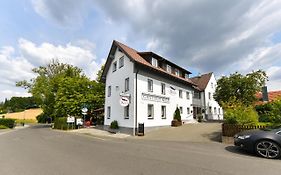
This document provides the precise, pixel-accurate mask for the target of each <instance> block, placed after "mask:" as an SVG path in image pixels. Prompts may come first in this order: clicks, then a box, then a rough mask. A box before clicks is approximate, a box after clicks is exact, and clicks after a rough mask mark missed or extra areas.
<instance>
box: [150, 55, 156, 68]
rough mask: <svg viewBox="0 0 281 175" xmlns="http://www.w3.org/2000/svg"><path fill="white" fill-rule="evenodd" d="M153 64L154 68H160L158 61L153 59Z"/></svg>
mask: <svg viewBox="0 0 281 175" xmlns="http://www.w3.org/2000/svg"><path fill="white" fill-rule="evenodd" d="M151 64H152V66H155V67H158V60H157V59H155V58H153V57H152V59H151Z"/></svg>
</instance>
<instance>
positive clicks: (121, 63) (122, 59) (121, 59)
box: [119, 56, 124, 68]
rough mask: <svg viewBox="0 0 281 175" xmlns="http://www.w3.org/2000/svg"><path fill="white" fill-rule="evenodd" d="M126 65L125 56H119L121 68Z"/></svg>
mask: <svg viewBox="0 0 281 175" xmlns="http://www.w3.org/2000/svg"><path fill="white" fill-rule="evenodd" d="M123 66H124V56H122V57H121V58H119V68H121V67H123Z"/></svg>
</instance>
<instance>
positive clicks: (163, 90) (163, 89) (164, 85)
mask: <svg viewBox="0 0 281 175" xmlns="http://www.w3.org/2000/svg"><path fill="white" fill-rule="evenodd" d="M161 94H162V95H166V84H165V83H161Z"/></svg>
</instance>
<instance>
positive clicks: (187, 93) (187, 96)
mask: <svg viewBox="0 0 281 175" xmlns="http://www.w3.org/2000/svg"><path fill="white" fill-rule="evenodd" d="M186 99H188V100H189V99H190V97H189V92H188V91H186Z"/></svg>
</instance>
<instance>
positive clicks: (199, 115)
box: [197, 114, 203, 122]
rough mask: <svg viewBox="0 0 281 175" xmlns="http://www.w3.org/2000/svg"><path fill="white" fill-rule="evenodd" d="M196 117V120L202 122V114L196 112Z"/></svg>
mask: <svg viewBox="0 0 281 175" xmlns="http://www.w3.org/2000/svg"><path fill="white" fill-rule="evenodd" d="M197 119H198V122H202V120H203V115H202V114H197Z"/></svg>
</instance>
